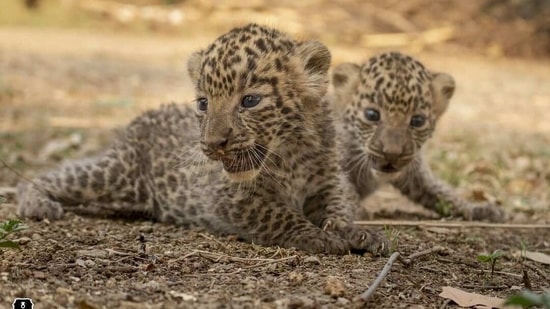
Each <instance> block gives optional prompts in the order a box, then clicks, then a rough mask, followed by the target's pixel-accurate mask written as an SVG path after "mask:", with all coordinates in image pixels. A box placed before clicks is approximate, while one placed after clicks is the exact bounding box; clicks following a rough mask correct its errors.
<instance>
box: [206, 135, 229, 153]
mask: <svg viewBox="0 0 550 309" xmlns="http://www.w3.org/2000/svg"><path fill="white" fill-rule="evenodd" d="M228 144H229V138H227V137H223V138H219V139H216V140H212V141H208V142H207V143H206V146H207V147H208V149H209V150H210V151H212V152H215V153H220V154H223V152H224V151H225V150H226V149H227V145H228Z"/></svg>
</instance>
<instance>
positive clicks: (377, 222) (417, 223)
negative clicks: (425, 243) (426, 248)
mask: <svg viewBox="0 0 550 309" xmlns="http://www.w3.org/2000/svg"><path fill="white" fill-rule="evenodd" d="M354 223H355V224H357V225H374V226H382V225H387V226H417V227H418V226H426V227H449V228H472V227H480V228H492V229H493V228H502V229H550V224H516V223H487V222H463V221H454V222H451V221H449V222H442V221H395V220H373V221H354Z"/></svg>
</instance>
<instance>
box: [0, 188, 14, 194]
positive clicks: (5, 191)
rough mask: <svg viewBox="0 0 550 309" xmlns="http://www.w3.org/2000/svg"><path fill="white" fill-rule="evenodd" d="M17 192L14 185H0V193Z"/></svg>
mask: <svg viewBox="0 0 550 309" xmlns="http://www.w3.org/2000/svg"><path fill="white" fill-rule="evenodd" d="M15 194H17V188H16V187H0V195H15Z"/></svg>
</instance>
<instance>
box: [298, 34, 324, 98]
mask: <svg viewBox="0 0 550 309" xmlns="http://www.w3.org/2000/svg"><path fill="white" fill-rule="evenodd" d="M296 56H297V57H298V59H299V61H300V62H301V66H302V67H303V69H304V74H305V75H304V77H305V80H304V85H302V87H303V89H304V90H305V92H306V96H305V99H306V100H313V101H318V100H320V99H321V98H322V97H323V96H324V95H325V94H326V92H327V87H328V69H329V67H330V59H331V56H330V52H329V50H328V48H327V47H326V46H325V45H324V44H322V43H320V42H317V41H306V42H301V43H299V44H298V46H297V47H296Z"/></svg>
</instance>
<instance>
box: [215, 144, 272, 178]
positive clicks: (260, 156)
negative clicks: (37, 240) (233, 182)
mask: <svg viewBox="0 0 550 309" xmlns="http://www.w3.org/2000/svg"><path fill="white" fill-rule="evenodd" d="M265 155H266V148H265V147H262V146H259V145H254V146H253V147H251V148H247V149H242V150H238V151H234V152H231V153H230V154H228V155H226V156H223V157H222V158H221V161H222V163H223V168H224V170H225V171H226V172H228V173H241V172H246V171H250V170H255V169H258V168H259V167H260V166H261V165H262V163H263V162H264V159H265Z"/></svg>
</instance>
